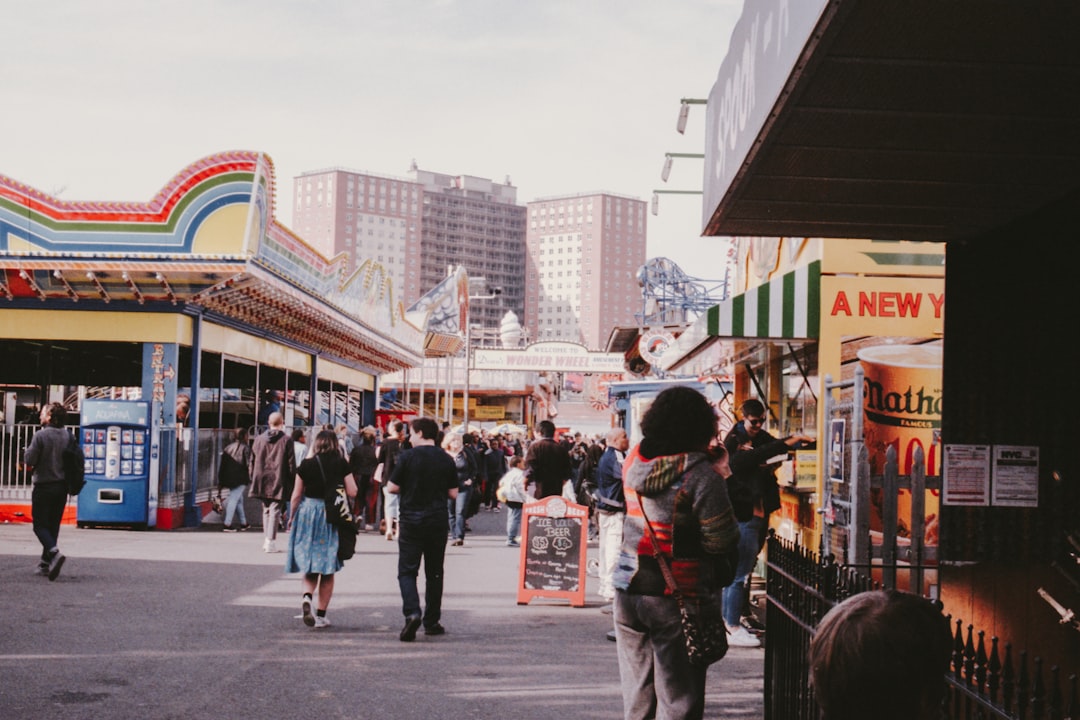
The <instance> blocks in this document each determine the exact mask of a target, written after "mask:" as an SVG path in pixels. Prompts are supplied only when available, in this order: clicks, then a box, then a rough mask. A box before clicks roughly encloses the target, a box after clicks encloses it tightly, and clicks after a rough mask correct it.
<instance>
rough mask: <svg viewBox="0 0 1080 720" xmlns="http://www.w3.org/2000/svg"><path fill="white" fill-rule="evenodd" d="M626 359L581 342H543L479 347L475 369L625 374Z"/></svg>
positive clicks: (474, 352)
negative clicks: (514, 347)
mask: <svg viewBox="0 0 1080 720" xmlns="http://www.w3.org/2000/svg"><path fill="white" fill-rule="evenodd" d="M624 360H625V358H623V356H622V354H621V353H601V352H590V351H589V349H588V348H586V347H585V346H584V345H578V344H577V343H568V342H542V343H533V344H532V345H529V346H528V347H526V348H523V349H521V350H501V349H495V348H475V349H474V350H473V363H472V367H473V368H474V369H476V370H537V371H541V370H551V371H553V372H563V371H568V372H581V373H621V372H622V371H623V361H624Z"/></svg>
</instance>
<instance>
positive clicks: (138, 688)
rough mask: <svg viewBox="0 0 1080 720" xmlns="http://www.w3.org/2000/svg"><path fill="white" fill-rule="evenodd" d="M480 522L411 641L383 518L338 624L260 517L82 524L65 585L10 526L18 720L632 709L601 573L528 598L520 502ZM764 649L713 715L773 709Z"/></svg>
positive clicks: (714, 689)
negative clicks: (509, 541) (234, 522)
mask: <svg viewBox="0 0 1080 720" xmlns="http://www.w3.org/2000/svg"><path fill="white" fill-rule="evenodd" d="M471 522H472V525H473V526H474V530H475V532H473V533H470V534H469V536H468V538H467V541H466V544H465V546H464V547H451V548H448V552H447V562H446V592H445V599H444V613H443V624H444V625H445V626H446V627H447V631H448V632H447V634H446V635H445V636H442V637H437V638H425V637H424V635H423V633H421V634H420V635H419V636H418V638H417V640H416V642H414V643H411V644H407V643H401V642H399V641H398V637H397V635H398V630H399V629H400V627H401V624H402V616H401V610H400V606H401V603H400V598H399V595H398V590H397V581H396V561H397V552H396V545H395V544H392V543H389V542H387V541H386V540H385V539H384V538H382V537H381V536H380V535H377V534H375V533H365V534H361V535H360V537H359V542H358V545H357V556H356V557H355V558H354V559H353V560H351V561H350V562H349V563H348V564H347V566H346V568H345V569H344V570H343V571H342V572H341V573H339V574H338V580H337V587H336V589H335V593H334V599H333V602H332V603H331V605H330V611H329V617H330V619H331V621H332V623H333V626H332V627H331V628H328V629H326V630H317V631H316V630H311V629H308V628H306V627H305V626H304V625H303V624H302V623H301V621H300V620H299V619H298V618H297V614H298V612H299V600H300V587H299V586H300V581H299V577H298V576H291V575H285V574H284V573H283V572H282V563H283V561H284V555H283V554H274V555H268V554H265V553H263V552H262V551H261V550H260V545H261V540H262V538H261V533H259V532H258V531H255V530H252V531H249V532H246V533H236V534H226V533H222V532H220V526H215V525H209V524H207V525H203V527H201V528H199V529H197V530H175V531H155V530H149V531H145V532H134V531H127V530H112V529H107V530H106V529H77V528H74V527H67V526H65V527H64V528H63V529H62V530H61V538H60V539H61V542H60V545H61V547H62V548H63V550H64V552H65V554H66V555H67V556H68V558H69V559H68V562H67V564H66V565H65V566H64V569H63V573H62V574H61V576H60V577H59V578H58V579H57V581H56V582H52V583H50V582H49V581H48V580H47V579H45V578H43V577H40V576H37V575H35V574H34V571H35V569H36V565H37V556H38V554H39V552H40V549H39V546H38V544H37V541H36V540H35V538H34V536H33V532H32V530H31V528H30V526H29V525H26V524H10V525H0V577H2V580H0V717H11V718H20V719H21V720H36V719H38V718H90V717H97V718H109V719H117V718H132V719H133V720H134V719H136V718H137V719H139V720H146V719H147V718H154V720H172V719H175V720H181V719H183V720H192V719H193V718H195V719H197V718H228V719H230V720H231V719H234V718H259V719H260V720H272V719H275V718H283V719H288V720H292V719H294V718H297V719H304V718H318V719H319V720H330V719H332V718H350V719H354V718H376V719H378V720H412V719H414V718H416V719H424V720H427V719H429V718H431V719H435V720H440V719H443V718H445V720H464V719H466V718H492V719H493V720H496V719H497V720H506V719H508V718H513V720H533V719H536V720H541V719H543V720H547V719H549V718H612V719H616V718H620V717H621V716H622V701H621V698H620V695H619V675H618V673H619V671H618V663H617V660H616V658H615V644H614V643H612V642H610V641H608V640H607V639H606V637H605V636H606V632H607V630H608V629H610V627H611V616H610V615H605V614H603V613H601V612H600V607H601V605H602V603H601V602H600V601H599V599H598V598H596V596H595V592H596V583H597V580H596V578H593V577H589V578H588V585H587V590H588V594H587V596H586V597H587V601H588V605H587V606H586V607H585V608H572V607H570V606H569V605H568V604H566V603H565V602H562V601H555V600H546V599H540V600H534V601H533V602H532V603H530V604H529V605H518V604H517V602H516V600H517V595H516V587H517V586H516V583H517V578H518V562H519V555H518V550H516V549H514V548H508V547H506V546H505V539H504V535H503V533H502V528H503V523H504V522H505V515H504V514H502V513H498V514H495V513H486V512H481V514H480V515H478V516H477V517H475V518H474V519H473V520H472V521H471ZM283 541H284V538H281V539H279V544H283ZM595 553H596V547H595V545H593V546H591V547H590V548H589V555H590V557H594V556H595ZM763 657H764V651H763V650H760V649H753V650H751V649H742V648H732V649H731V650H730V651H729V653H728V656H727V657H726V658H725V659H724V660H722V661H721V662H720V663H718V664H717V665H714V666H713V667H712V668H711V669H710V671H709V688H708V696H707V703H708V705H707V710H706V717H710V718H720V717H723V718H760V717H762V715H763V698H762V688H763Z"/></svg>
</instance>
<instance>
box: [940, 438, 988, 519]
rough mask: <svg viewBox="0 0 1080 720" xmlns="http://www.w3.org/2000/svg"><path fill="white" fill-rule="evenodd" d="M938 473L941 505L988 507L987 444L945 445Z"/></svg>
mask: <svg viewBox="0 0 1080 720" xmlns="http://www.w3.org/2000/svg"><path fill="white" fill-rule="evenodd" d="M942 472H943V474H944V476H945V477H944V478H943V480H942V490H941V502H942V504H943V505H989V504H990V446H989V445H946V446H945V454H944V457H943V459H942Z"/></svg>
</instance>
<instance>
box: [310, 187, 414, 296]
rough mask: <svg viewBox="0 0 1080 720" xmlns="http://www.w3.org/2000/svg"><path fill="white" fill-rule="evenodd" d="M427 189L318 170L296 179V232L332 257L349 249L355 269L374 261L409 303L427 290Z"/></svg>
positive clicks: (395, 290) (396, 294) (396, 292)
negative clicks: (423, 258) (422, 259)
mask: <svg viewBox="0 0 1080 720" xmlns="http://www.w3.org/2000/svg"><path fill="white" fill-rule="evenodd" d="M422 204H423V187H422V186H420V185H418V184H417V183H416V182H414V181H413V180H410V179H408V178H396V177H390V176H388V175H376V174H374V173H369V172H361V171H355V170H343V169H340V168H332V169H329V170H314V171H312V172H306V173H303V174H302V175H300V176H299V177H297V178H295V179H294V180H293V230H295V231H296V233H297V234H298V235H299V236H300V237H302V238H303V239H304V240H305V241H306V242H307V243H308V244H309V245H311V246H312V247H314V248H315V249H316V250H318V251H319V252H321V253H322V254H323V255H325V256H326V257H329V258H332V257H334V256H335V255H337V254H339V253H343V252H344V253H348V254H349V256H350V263H351V267H352V268H354V269H355V268H357V267H359V266H360V264H361V263H362V262H364V261H365V260H368V259H371V260H374V261H376V262H378V263H379V264H380V265H382V266H383V267H384V268H385V269H386V271H387V272H388V273H389V274H390V276H391V278H392V279H393V283H394V294H395V298H396V299H399V300H402V301H403V302H404V303H405V304H406V306H407V305H409V304H411V303H412V302H413V301H414V300H416V299H417V298H418V297H420V295H422V294H423V293H424V292H426V291H427V290H430V287H429V288H421V286H420V275H419V273H418V272H417V268H416V263H415V262H414V260H415V258H417V257H419V256H420V252H421V251H420V237H421V233H420V229H421V226H422V222H423V221H422V215H421V206H422Z"/></svg>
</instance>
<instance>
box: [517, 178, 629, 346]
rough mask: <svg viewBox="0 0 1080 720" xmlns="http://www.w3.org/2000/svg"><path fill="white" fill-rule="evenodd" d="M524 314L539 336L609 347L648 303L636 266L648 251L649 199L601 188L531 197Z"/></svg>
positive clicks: (535, 338) (537, 338)
mask: <svg viewBox="0 0 1080 720" xmlns="http://www.w3.org/2000/svg"><path fill="white" fill-rule="evenodd" d="M527 207H528V221H529V225H528V230H527V232H526V247H527V252H528V272H527V275H526V283H525V287H526V293H525V319H524V321H523V322H522V325H523V326H524V327H525V329H526V330H527V331H528V334H529V338H530V339H531V340H532V341H533V342H536V341H543V340H565V341H569V342H577V343H581V344H583V345H585V346H586V347H588V348H589V349H590V350H601V349H603V348H604V347H605V346H606V344H607V340H608V336H609V335H610V333H611V329H612V328H613V327H615V326H617V325H631V324H633V323H634V322H635V318H634V314H635V313H637V312H639V311H640V309H641V289H640V288H639V287H638V281H637V278H636V272H637V269H638V268H639V267H640V266H641V265H642V264H644V263H645V260H646V257H645V253H646V247H645V240H646V219H645V218H646V212H645V207H646V203H645V201H643V200H638V199H636V198H630V197H626V196H623V195H616V194H614V193H607V192H597V193H582V194H577V195H562V196H558V197H549V198H541V199H538V200H534V201H533V202H530V203H528V205H527Z"/></svg>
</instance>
